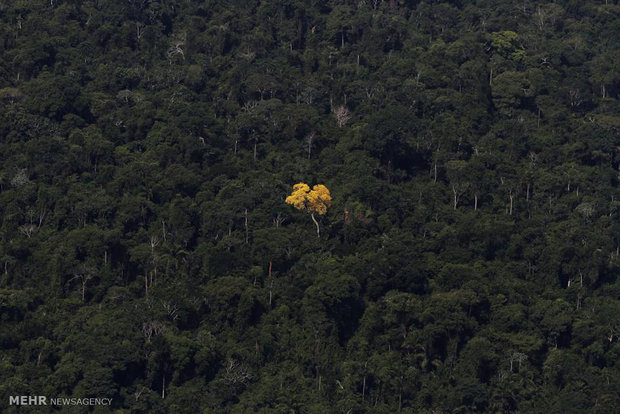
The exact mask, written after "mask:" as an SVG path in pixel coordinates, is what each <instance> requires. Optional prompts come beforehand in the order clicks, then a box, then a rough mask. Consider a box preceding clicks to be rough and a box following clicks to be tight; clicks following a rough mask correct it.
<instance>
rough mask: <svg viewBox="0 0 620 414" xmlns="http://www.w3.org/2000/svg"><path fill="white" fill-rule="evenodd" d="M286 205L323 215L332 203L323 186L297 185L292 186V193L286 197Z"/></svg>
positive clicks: (327, 191)
mask: <svg viewBox="0 0 620 414" xmlns="http://www.w3.org/2000/svg"><path fill="white" fill-rule="evenodd" d="M285 201H286V203H287V204H292V205H293V206H294V207H295V208H296V209H298V210H308V211H309V212H310V213H317V214H319V215H321V216H322V215H323V214H325V213H327V208H328V207H329V205H330V204H331V202H332V197H331V194H330V193H329V190H328V189H327V187H325V186H324V185H323V184H317V185H315V186H314V187H312V190H310V186H309V185H308V184H306V183H297V184H295V185H294V186H293V193H292V194H291V195H290V196H288V197H286V200H285Z"/></svg>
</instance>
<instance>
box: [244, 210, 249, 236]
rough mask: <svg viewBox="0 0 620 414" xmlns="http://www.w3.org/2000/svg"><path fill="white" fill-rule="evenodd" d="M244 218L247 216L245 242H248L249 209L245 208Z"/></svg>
mask: <svg viewBox="0 0 620 414" xmlns="http://www.w3.org/2000/svg"><path fill="white" fill-rule="evenodd" d="M244 218H245V244H248V241H249V237H248V234H249V231H248V209H247V208H246V209H245V213H244Z"/></svg>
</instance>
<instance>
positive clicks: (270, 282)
mask: <svg viewBox="0 0 620 414" xmlns="http://www.w3.org/2000/svg"><path fill="white" fill-rule="evenodd" d="M272 263H273V260H272V259H269V306H271V300H272V298H273V276H272V275H271V265H272Z"/></svg>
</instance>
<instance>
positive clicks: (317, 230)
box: [310, 212, 321, 239]
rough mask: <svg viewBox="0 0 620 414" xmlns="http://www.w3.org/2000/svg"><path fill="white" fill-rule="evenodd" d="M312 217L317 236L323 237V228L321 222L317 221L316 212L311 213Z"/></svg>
mask: <svg viewBox="0 0 620 414" xmlns="http://www.w3.org/2000/svg"><path fill="white" fill-rule="evenodd" d="M310 217H312V221H314V225H315V226H316V237H318V238H319V239H320V238H321V229H320V228H319V222H318V221H316V218H315V217H314V212H313V213H311V214H310Z"/></svg>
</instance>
